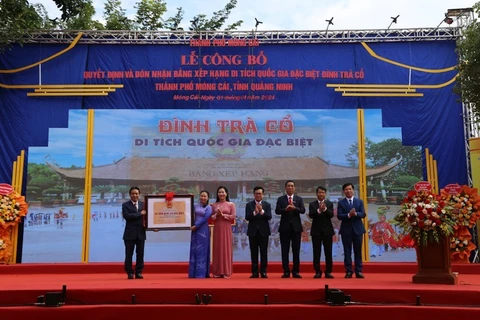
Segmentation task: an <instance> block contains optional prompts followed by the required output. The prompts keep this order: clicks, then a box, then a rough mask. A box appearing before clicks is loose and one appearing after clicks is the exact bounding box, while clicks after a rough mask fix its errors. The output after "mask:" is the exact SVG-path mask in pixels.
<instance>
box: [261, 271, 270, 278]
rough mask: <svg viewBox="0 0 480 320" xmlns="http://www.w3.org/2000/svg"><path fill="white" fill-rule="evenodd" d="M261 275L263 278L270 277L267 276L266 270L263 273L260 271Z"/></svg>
mask: <svg viewBox="0 0 480 320" xmlns="http://www.w3.org/2000/svg"><path fill="white" fill-rule="evenodd" d="M260 277H262V278H263V279H266V278H268V276H267V273H266V272H262V273H260Z"/></svg>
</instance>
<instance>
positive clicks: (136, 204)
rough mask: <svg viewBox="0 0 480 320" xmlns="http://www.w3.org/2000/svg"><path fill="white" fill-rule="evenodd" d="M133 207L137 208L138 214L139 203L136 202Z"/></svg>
mask: <svg viewBox="0 0 480 320" xmlns="http://www.w3.org/2000/svg"><path fill="white" fill-rule="evenodd" d="M133 205H134V206H135V210H137V212H138V202H135V203H134V204H133Z"/></svg>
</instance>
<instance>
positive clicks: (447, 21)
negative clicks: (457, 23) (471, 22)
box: [443, 13, 453, 25]
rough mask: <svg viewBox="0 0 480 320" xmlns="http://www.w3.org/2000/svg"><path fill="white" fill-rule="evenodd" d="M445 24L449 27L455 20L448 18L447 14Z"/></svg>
mask: <svg viewBox="0 0 480 320" xmlns="http://www.w3.org/2000/svg"><path fill="white" fill-rule="evenodd" d="M443 22H445V23H446V24H448V25H451V24H452V23H453V19H452V18H450V17H449V16H448V14H446V13H445V19H443Z"/></svg>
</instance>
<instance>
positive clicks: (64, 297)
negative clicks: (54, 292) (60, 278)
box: [62, 284, 67, 304]
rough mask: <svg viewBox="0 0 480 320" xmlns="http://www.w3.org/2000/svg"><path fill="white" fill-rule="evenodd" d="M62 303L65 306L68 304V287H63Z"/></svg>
mask: <svg viewBox="0 0 480 320" xmlns="http://www.w3.org/2000/svg"><path fill="white" fill-rule="evenodd" d="M62 302H63V304H65V303H67V285H66V284H64V285H63V286H62Z"/></svg>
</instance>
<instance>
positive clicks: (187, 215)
mask: <svg viewBox="0 0 480 320" xmlns="http://www.w3.org/2000/svg"><path fill="white" fill-rule="evenodd" d="M193 201H194V198H193V195H191V194H187V195H183V194H179V195H175V196H174V197H173V199H171V200H168V201H167V199H166V196H165V195H147V196H145V206H146V208H145V210H146V211H147V214H146V217H147V219H146V220H147V221H146V228H147V231H160V230H189V229H190V227H191V226H193V224H194V222H195V218H194V209H193Z"/></svg>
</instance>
